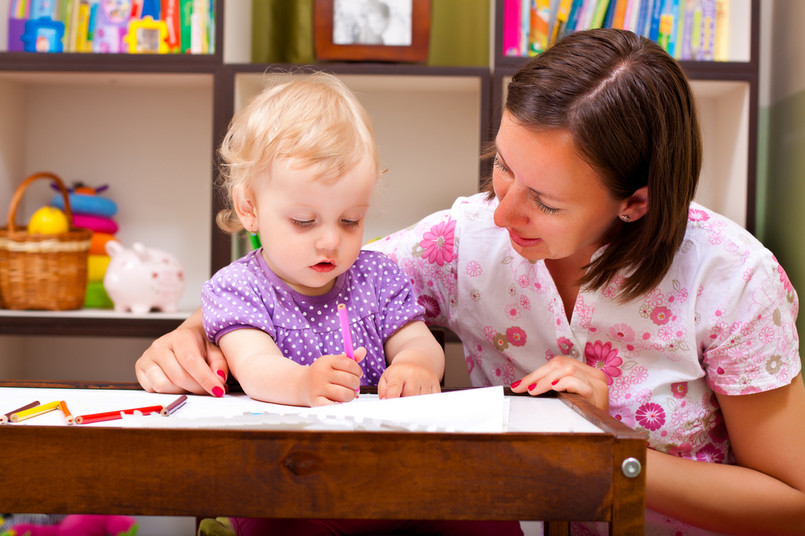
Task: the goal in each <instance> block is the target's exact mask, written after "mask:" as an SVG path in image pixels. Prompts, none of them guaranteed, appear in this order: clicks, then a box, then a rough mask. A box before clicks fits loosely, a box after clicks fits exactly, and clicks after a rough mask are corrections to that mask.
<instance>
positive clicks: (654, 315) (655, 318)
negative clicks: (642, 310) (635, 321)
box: [651, 306, 671, 326]
mask: <svg viewBox="0 0 805 536" xmlns="http://www.w3.org/2000/svg"><path fill="white" fill-rule="evenodd" d="M651 320H652V322H654V323H655V324H657V325H658V326H662V325H665V324H667V323H668V321H669V320H671V310H670V309H668V307H664V306H660V307H655V308H654V309H652V310H651Z"/></svg>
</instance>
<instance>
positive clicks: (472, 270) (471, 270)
mask: <svg viewBox="0 0 805 536" xmlns="http://www.w3.org/2000/svg"><path fill="white" fill-rule="evenodd" d="M483 271H484V270H483V268H481V265H480V264H479V263H478V261H470V262H468V263H467V275H468V276H470V277H478V276H479V275H481V274H482V273H483Z"/></svg>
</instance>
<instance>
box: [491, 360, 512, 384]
mask: <svg viewBox="0 0 805 536" xmlns="http://www.w3.org/2000/svg"><path fill="white" fill-rule="evenodd" d="M492 378H493V380H492V383H493V384H495V385H508V384H510V383H511V382H513V381H514V365H512V364H511V363H509V362H503V361H499V362H497V363H495V364H494V365H492Z"/></svg>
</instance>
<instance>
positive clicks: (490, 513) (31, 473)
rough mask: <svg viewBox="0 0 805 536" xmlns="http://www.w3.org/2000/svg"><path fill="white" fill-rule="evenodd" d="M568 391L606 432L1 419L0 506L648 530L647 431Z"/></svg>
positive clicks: (73, 384) (6, 383) (5, 384)
mask: <svg viewBox="0 0 805 536" xmlns="http://www.w3.org/2000/svg"><path fill="white" fill-rule="evenodd" d="M0 387H47V388H54V387H69V388H115V389H127V388H132V389H133V388H138V386H137V385H136V384H128V383H107V384H86V383H80V382H69V383H63V382H61V383H60V382H23V381H0ZM558 396H559V398H560V399H561V400H562V401H563V402H565V403H566V404H568V405H569V406H570V407H572V408H573V409H574V410H575V411H576V412H577V413H579V414H580V415H582V416H583V417H584V418H586V419H587V420H589V421H590V422H592V423H593V424H595V425H596V426H598V427H599V428H600V429H601V430H603V432H604V433H520V432H505V433H499V434H491V433H490V434H487V433H481V434H478V433H474V434H469V433H439V432H437V433H428V432H422V433H418V432H374V431H321V432H318V431H276V430H259V431H256V430H232V429H190V430H188V429H144V428H98V427H78V426H15V425H3V426H2V427H0V475H2V485H0V505H2V508H3V510H4V511H6V512H36V513H62V514H66V513H107V514H127V515H162V516H222V515H231V516H246V517H286V518H356V517H360V518H365V519H370V518H376V519H407V518H418V519H509V520H544V521H547V522H549V523H548V524H547V526H548V527H549V530H550V533H551V534H554V533H560V532H565V533H566V531H567V527H568V525H567V522H568V521H572V520H597V521H606V522H610V529H611V533H612V534H643V524H644V508H645V471H637V474H636V475H635V474H628V475H627V473H629V472H630V470H631V472H632V473H634V472H635V471H634V468H635V467H638V466H637V465H636V464H640V466H642V467H645V459H646V441H645V439H644V438H643V437H642V435H641V434H639V433H637V432H635V431H633V430H631V429H630V428H628V427H627V426H625V425H623V424H622V423H620V422H619V421H617V420H615V419H613V418H612V417H610V416H609V415H607V414H606V413H604V412H602V411H600V410H598V409H597V408H595V407H593V406H591V405H590V404H588V403H586V402H585V401H584V400H583V399H582V398H581V397H578V396H576V395H572V394H559V395H558ZM624 464H625V466H626V470H624ZM365 490H373V491H372V492H371V500H366V491H365ZM358 504H359V505H360V508H355V505H358Z"/></svg>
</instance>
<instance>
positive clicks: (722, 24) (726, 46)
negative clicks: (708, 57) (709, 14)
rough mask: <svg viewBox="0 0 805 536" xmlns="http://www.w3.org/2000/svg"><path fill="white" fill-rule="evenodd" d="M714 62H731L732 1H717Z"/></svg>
mask: <svg viewBox="0 0 805 536" xmlns="http://www.w3.org/2000/svg"><path fill="white" fill-rule="evenodd" d="M713 60H715V61H729V60H730V0H716V23H715V45H714V46H713Z"/></svg>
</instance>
